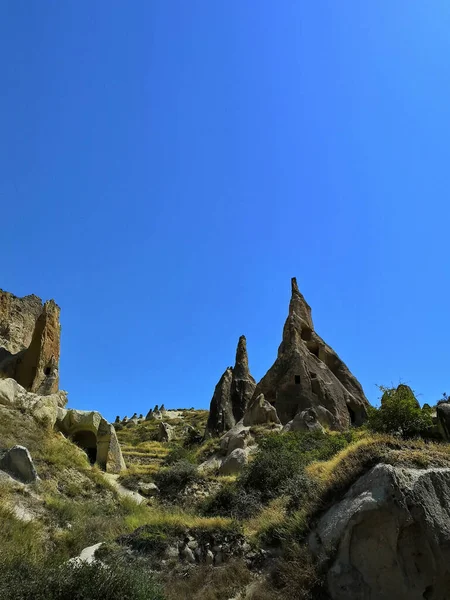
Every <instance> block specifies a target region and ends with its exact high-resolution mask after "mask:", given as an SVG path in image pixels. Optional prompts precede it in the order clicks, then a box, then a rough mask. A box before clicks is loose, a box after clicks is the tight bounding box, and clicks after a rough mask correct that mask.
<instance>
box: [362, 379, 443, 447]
mask: <svg viewBox="0 0 450 600" xmlns="http://www.w3.org/2000/svg"><path fill="white" fill-rule="evenodd" d="M380 390H381V391H382V392H383V395H382V396H381V406H380V408H374V407H370V408H369V412H368V421H367V426H368V427H369V429H371V430H372V431H377V432H379V433H397V434H400V435H402V436H403V437H414V436H419V435H420V436H426V435H427V434H428V433H429V432H430V430H431V428H432V426H433V420H432V416H431V408H430V407H429V406H424V408H420V404H419V402H418V401H417V399H416V397H415V396H414V393H413V391H412V390H411V388H410V387H409V386H407V385H403V384H401V385H399V386H398V387H397V388H386V387H383V386H380Z"/></svg>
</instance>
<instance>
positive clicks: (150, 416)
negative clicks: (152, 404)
mask: <svg viewBox="0 0 450 600" xmlns="http://www.w3.org/2000/svg"><path fill="white" fill-rule="evenodd" d="M152 419H153V408H151V409H150V410H149V411H148V413H147V415H146V416H145V420H146V421H151V420H152Z"/></svg>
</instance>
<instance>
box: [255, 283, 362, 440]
mask: <svg viewBox="0 0 450 600" xmlns="http://www.w3.org/2000/svg"><path fill="white" fill-rule="evenodd" d="M260 394H264V397H265V399H266V400H267V401H268V402H270V403H271V404H273V405H274V406H275V407H276V409H277V413H278V417H279V418H280V420H281V422H282V423H283V424H286V423H288V422H289V421H291V420H292V419H294V417H295V415H296V414H297V413H298V412H302V411H304V410H306V409H308V408H315V409H316V410H317V409H318V407H320V406H322V407H324V408H325V409H326V410H327V411H328V412H329V413H330V414H331V415H332V424H331V427H332V428H333V429H344V428H346V427H348V426H349V425H351V424H355V425H360V424H361V423H362V422H363V421H364V420H365V418H366V415H367V408H368V406H369V403H368V401H367V399H366V397H365V396H364V392H363V390H362V388H361V385H360V384H359V383H358V381H357V380H356V379H355V377H354V376H353V375H352V374H351V373H350V371H349V370H348V368H347V366H346V365H345V364H344V363H343V362H342V360H341V359H340V358H339V357H338V356H337V354H336V353H335V352H334V351H333V350H332V349H331V348H330V347H329V346H328V345H327V344H326V343H325V342H324V341H323V340H322V338H320V337H319V336H318V335H317V334H316V333H315V331H314V327H313V322H312V317H311V308H310V307H309V305H308V304H307V302H306V300H305V299H304V297H303V296H302V294H301V293H300V291H299V289H298V286H297V281H296V279H295V278H293V279H292V296H291V302H290V305H289V315H288V318H287V320H286V323H285V325H284V329H283V340H282V342H281V345H280V347H279V349H278V357H277V359H276V361H275V363H274V364H273V366H272V367H271V368H270V369H269V371H268V372H267V373H266V375H265V376H264V377H263V378H262V379H261V381H260V382H259V383H258V385H257V386H256V389H255V392H254V394H253V399H255V398H257V397H258V396H259V395H260ZM318 417H319V421H320V418H321V416H320V413H318Z"/></svg>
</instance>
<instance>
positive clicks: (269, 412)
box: [243, 394, 280, 427]
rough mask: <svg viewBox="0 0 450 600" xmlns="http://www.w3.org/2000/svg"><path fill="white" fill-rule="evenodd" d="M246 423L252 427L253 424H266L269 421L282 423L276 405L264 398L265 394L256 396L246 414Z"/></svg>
mask: <svg viewBox="0 0 450 600" xmlns="http://www.w3.org/2000/svg"><path fill="white" fill-rule="evenodd" d="M243 423H244V425H245V426H246V427H250V426H251V425H266V424H267V423H277V424H279V423H280V419H279V418H278V415H277V411H276V409H275V407H274V406H273V405H272V404H270V402H267V400H266V399H265V398H264V394H259V396H257V397H256V398H254V399H253V400H252V401H251V402H250V404H249V406H248V408H247V410H246V411H245V415H244V421H243Z"/></svg>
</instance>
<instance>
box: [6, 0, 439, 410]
mask: <svg viewBox="0 0 450 600" xmlns="http://www.w3.org/2000/svg"><path fill="white" fill-rule="evenodd" d="M449 30H450V4H449V3H448V2H445V1H436V2H433V3H428V2H411V1H410V0H403V1H400V0H378V1H377V2H360V0H346V1H345V2H336V1H335V0H330V1H321V0H316V1H314V2H303V1H298V0H296V1H292V2H290V1H288V0H280V1H278V2H272V1H263V0H258V2H256V1H253V0H252V1H250V0H239V1H238V0H231V1H221V0H217V1H214V2H211V1H210V0H202V1H198V0H189V1H186V0H177V1H175V0H150V1H148V0H145V1H138V0H134V1H133V2H123V1H120V2H119V1H117V0H109V1H108V2H106V0H104V1H103V0H102V1H99V0H89V1H87V0H81V1H79V0H76V1H72V0H64V2H60V1H50V0H3V1H2V2H0V49H1V57H2V65H1V66H2V69H1V73H2V94H1V95H0V126H1V140H2V143H1V144H0V202H1V208H2V210H1V214H2V227H1V240H2V250H3V252H2V258H3V260H2V267H1V271H0V275H1V277H0V287H2V288H3V289H6V290H8V291H11V292H13V293H15V294H16V295H19V296H22V295H26V294H30V293H35V294H37V295H39V296H41V297H42V298H44V299H48V298H54V299H55V300H56V301H57V302H58V304H59V305H60V306H61V308H62V312H61V320H62V359H61V385H62V387H63V388H64V389H67V390H68V391H69V398H70V405H71V406H75V407H77V408H82V409H98V410H101V411H102V412H104V413H105V415H106V416H107V417H110V418H113V417H114V416H115V415H116V414H120V415H124V414H128V415H130V413H133V412H134V411H137V412H138V413H139V412H146V411H147V410H148V408H149V407H151V406H153V405H154V404H156V403H158V404H161V403H162V402H164V403H165V405H166V407H173V408H175V407H180V406H187V407H189V406H195V407H198V408H200V407H202V408H206V407H207V406H209V401H210V399H211V395H212V392H213V389H214V385H215V384H216V382H217V380H218V378H219V377H220V375H221V373H222V372H223V370H224V369H225V368H226V367H227V366H228V365H231V364H232V363H233V361H234V353H235V347H236V344H237V340H238V337H239V335H241V334H245V335H246V336H247V344H248V351H249V360H250V367H251V370H252V373H253V375H254V376H255V378H256V379H259V378H260V377H262V376H263V375H264V373H265V372H266V370H267V369H268V368H269V367H270V366H271V364H272V362H273V360H274V358H275V356H276V352H277V348H278V344H279V342H280V340H281V332H282V326H283V323H284V320H285V317H286V314H287V308H288V302H289V295H290V278H291V277H292V276H294V275H295V276H297V279H298V283H299V286H300V289H301V290H302V292H303V293H304V295H305V297H306V298H307V300H308V302H309V303H310V304H311V306H312V308H313V318H314V322H315V326H316V330H317V332H318V333H319V334H320V335H321V336H322V337H323V338H324V339H325V340H326V341H327V342H328V343H329V344H330V345H332V346H333V347H334V349H335V350H336V351H337V352H338V353H339V354H340V356H341V357H342V358H343V359H344V360H345V362H346V363H347V364H348V366H349V367H350V369H351V370H352V371H353V373H354V374H355V375H356V376H357V377H358V379H359V380H360V381H361V383H362V385H363V387H364V389H365V392H366V394H367V396H368V398H369V399H370V400H371V401H372V402H375V401H376V400H377V398H378V391H377V388H376V387H375V384H377V383H379V384H385V385H388V384H390V383H398V382H399V381H404V382H406V383H409V384H410V385H411V386H412V387H413V388H414V389H415V390H416V391H417V392H418V393H419V394H420V396H419V398H420V400H421V401H423V402H424V401H427V402H430V403H432V402H435V401H437V400H438V399H439V398H440V397H441V395H442V392H444V391H450V381H449V373H450V371H449V365H448V358H449V352H448V347H447V344H448V339H449V338H450V324H449V296H450V269H449V217H450V208H449V201H448V196H449V173H450V168H449V140H450V60H449V56H450V36H449V35H448V32H449Z"/></svg>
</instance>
